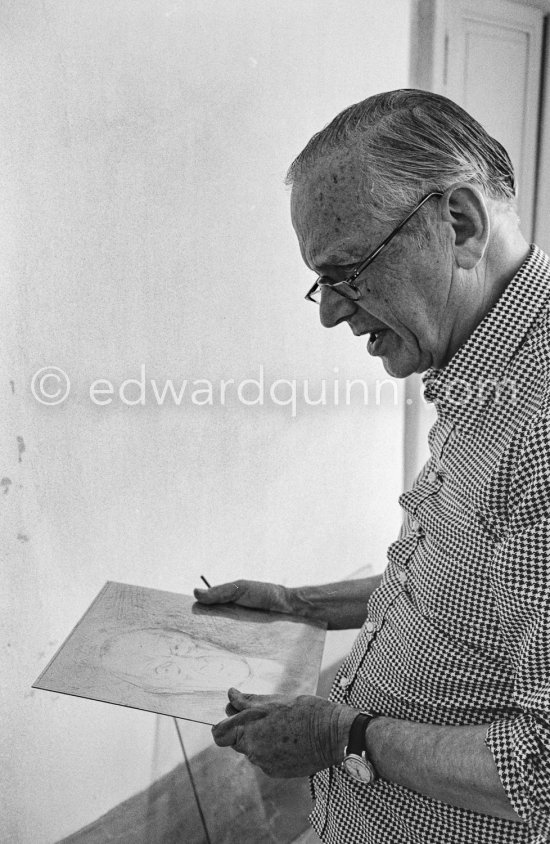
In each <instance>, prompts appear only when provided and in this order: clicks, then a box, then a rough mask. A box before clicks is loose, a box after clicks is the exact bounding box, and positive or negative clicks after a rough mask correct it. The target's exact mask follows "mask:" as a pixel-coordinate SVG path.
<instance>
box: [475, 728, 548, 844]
mask: <svg viewBox="0 0 550 844" xmlns="http://www.w3.org/2000/svg"><path fill="white" fill-rule="evenodd" d="M485 744H486V745H487V747H488V748H489V750H490V751H491V753H492V754H493V758H494V760H495V764H496V767H497V771H498V774H499V777H500V781H501V782H502V785H503V788H504V790H505V792H506V794H507V796H508V799H509V800H510V803H511V804H512V807H513V808H514V810H515V811H516V812H517V814H518V815H519V816H520V818H522V819H523V820H524V821H526V822H527V823H528V824H529V826H530V827H531V828H532V829H533V831H534V832H535V833H536V835H537V836H539V837H538V838H537V839H536V840H537V841H548V840H550V717H549V716H547V715H541V716H536V715H534V714H530V713H523V714H521V715H518V716H516V717H515V718H510V719H508V720H503V721H495V722H494V723H493V724H491V726H490V727H489V729H488V730H487V735H486V737H485Z"/></svg>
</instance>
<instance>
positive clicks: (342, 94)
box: [0, 0, 409, 844]
mask: <svg viewBox="0 0 550 844" xmlns="http://www.w3.org/2000/svg"><path fill="white" fill-rule="evenodd" d="M408 27H409V4H408V0H370V1H369V0H340V2H336V0H155V1H154V2H153V0H116V2H113V0H93V2H92V0H89V2H85V3H83V2H80V3H77V2H71V0H43V1H42V2H39V0H5V2H4V3H3V4H2V8H1V10H0V32H1V36H0V37H1V50H0V62H1V74H0V78H1V82H0V97H1V101H0V110H1V114H2V119H1V127H2V129H1V131H2V138H1V143H0V148H1V149H2V153H1V156H2V163H1V165H0V178H1V181H2V183H1V185H0V188H1V189H0V197H1V199H0V203H1V210H2V225H1V226H0V262H1V266H0V270H1V277H2V296H3V303H2V312H3V325H2V331H1V332H0V348H1V353H2V378H1V381H0V395H1V398H2V405H3V408H4V411H3V414H2V417H3V429H2V430H3V436H2V442H1V444H0V475H1V478H0V481H1V483H0V507H1V510H0V512H1V514H2V531H3V540H2V546H1V547H2V561H1V562H2V566H1V572H2V574H1V577H2V583H1V584H0V624H1V625H2V653H3V663H2V684H1V687H2V690H3V691H2V698H3V699H2V729H1V731H0V758H1V762H2V764H1V765H0V794H1V795H2V797H0V801H3V802H4V805H3V807H2V811H1V816H2V817H1V834H0V838H1V839H2V841H9V842H25V844H27V842H28V844H41V842H50V841H54V840H56V839H58V838H60V837H62V836H63V835H66V834H69V833H70V832H72V831H74V830H76V829H78V828H79V827H81V826H82V825H84V824H86V823H88V822H90V821H91V820H93V819H94V818H96V817H98V816H99V815H100V814H101V813H103V812H105V811H107V810H108V809H109V808H111V807H112V806H114V805H116V804H117V803H118V802H120V801H121V800H123V799H125V798H126V797H128V796H130V795H132V794H133V793H135V792H136V791H138V790H139V789H141V788H144V787H146V786H147V785H148V784H149V783H150V782H151V780H152V779H154V778H155V777H156V776H158V775H159V774H160V773H162V772H164V771H165V770H167V769H169V768H170V767H171V766H172V765H174V764H176V762H177V761H179V756H178V752H179V749H178V747H177V745H176V743H175V741H173V739H175V734H174V735H173V736H172V733H170V734H169V735H168V733H166V735H165V736H164V738H162V736H161V733H162V730H161V728H160V727H159V720H158V719H157V718H156V717H155V716H153V715H150V714H147V713H140V712H135V711H132V710H125V709H121V708H117V707H113V706H108V705H106V704H100V703H94V702H89V701H85V700H81V699H76V698H69V697H64V696H56V695H52V694H49V693H46V692H38V691H36V692H33V691H32V690H31V689H30V685H31V683H32V682H33V681H34V680H35V678H36V676H37V675H38V673H39V671H40V670H41V669H42V668H43V667H44V665H45V663H46V662H47V660H48V659H49V658H50V656H51V655H52V653H53V652H54V651H55V649H56V647H57V646H59V644H60V643H61V641H62V640H63V639H64V637H65V636H66V635H67V633H68V632H69V630H70V629H71V627H72V625H73V624H74V623H75V621H76V620H77V619H78V618H79V616H80V615H81V614H82V612H83V611H84V610H85V608H86V607H87V606H88V605H89V603H90V601H91V600H92V598H93V597H94V596H95V594H96V593H97V592H98V591H99V589H100V588H101V586H102V585H103V583H104V582H105V580H107V579H110V580H121V581H125V582H131V583H138V584H141V585H144V586H151V587H157V588H163V589H170V590H174V591H180V592H186V593H189V592H190V591H191V589H192V588H193V586H195V585H197V584H198V583H199V575H200V573H201V572H203V573H204V574H206V576H207V577H208V578H209V579H211V581H212V582H219V581H221V580H224V579H227V578H232V577H236V576H249V577H257V578H261V579H272V580H278V581H280V582H284V583H287V584H298V583H302V582H313V581H317V582H318V581H323V580H328V579H333V578H335V577H340V576H344V575H345V574H347V573H349V572H350V571H352V570H353V569H355V568H357V567H358V566H360V565H364V564H365V563H369V562H370V563H372V564H373V565H374V566H377V567H380V566H381V565H382V564H383V559H384V551H385V547H386V545H387V543H388V542H389V541H391V539H392V538H393V536H394V534H395V531H396V529H397V526H398V521H399V512H398V508H397V505H396V503H395V501H396V497H397V494H398V492H399V489H400V478H401V461H402V451H401V441H402V423H401V413H402V408H401V407H400V406H397V407H394V405H393V403H392V401H391V400H389V395H390V394H389V392H388V391H386V395H387V396H388V400H386V401H385V402H382V403H381V405H380V406H376V403H375V395H374V393H372V395H371V403H370V404H369V406H368V407H363V406H361V403H360V402H358V403H356V405H355V406H354V407H346V406H343V405H340V406H338V407H335V406H334V405H333V404H332V406H325V407H322V406H321V407H307V406H305V405H304V402H303V401H302V402H301V403H300V404H299V405H298V407H297V412H296V417H295V418H293V417H292V415H291V409H290V408H289V407H282V406H277V405H275V404H274V403H273V402H271V401H270V400H269V398H268V399H267V400H266V402H265V404H264V405H263V406H252V407H245V406H243V405H242V404H240V403H239V402H238V401H237V400H236V398H235V394H234V393H233V392H231V391H229V392H228V401H227V404H226V406H221V404H220V401H219V396H215V398H214V405H213V406H209V405H206V406H197V405H194V404H192V402H191V401H190V400H189V398H188V397H187V398H186V399H185V400H184V401H182V404H181V406H179V407H177V406H175V405H174V403H173V402H172V403H171V404H170V406H169V404H165V405H164V406H162V407H159V406H158V405H156V404H155V402H154V400H153V396H152V394H151V393H150V391H149V392H148V393H147V396H146V403H145V406H141V405H138V406H128V405H126V404H124V403H123V402H122V401H121V400H120V399H118V398H117V397H116V396H115V398H114V399H113V401H112V403H111V405H109V406H104V407H100V406H97V405H95V404H93V402H92V401H91V400H90V398H89V395H88V392H87V390H88V387H89V385H90V383H91V382H92V381H94V380H95V379H98V378H107V379H110V380H111V381H112V382H113V384H114V385H115V386H118V385H120V384H121V382H122V381H123V380H124V379H126V378H132V377H137V376H138V375H139V373H140V366H141V365H142V364H143V365H144V366H145V369H146V377H147V378H148V379H149V378H156V379H157V381H159V382H162V381H163V380H165V379H166V378H173V379H174V381H175V382H176V383H181V380H182V379H184V378H187V379H189V380H195V379H212V380H213V381H217V379H220V378H226V379H231V378H233V379H235V380H237V381H239V380H240V379H243V378H246V377H257V373H258V370H259V366H260V365H263V366H264V367H265V380H266V385H267V386H269V384H270V383H271V382H273V380H275V379H277V378H289V379H298V380H299V381H300V382H301V381H302V380H303V379H305V378H309V379H311V381H312V383H315V384H316V385H318V383H319V381H320V379H322V378H323V377H328V378H329V379H330V380H331V381H333V380H334V378H335V377H336V376H338V377H339V378H340V380H341V381H343V379H345V378H346V377H349V378H363V379H366V380H368V381H370V382H373V381H374V380H375V379H376V378H382V377H383V372H382V371H381V370H379V369H378V368H377V366H376V365H375V364H374V363H373V362H371V361H369V359H368V358H367V353H366V350H365V348H364V345H363V343H361V342H360V341H357V340H356V339H355V338H353V337H352V336H351V334H350V332H349V330H348V329H347V328H346V327H345V326H341V327H340V328H339V329H337V330H335V331H332V332H325V331H323V330H321V329H320V327H319V326H318V324H317V314H316V311H315V309H314V307H313V306H312V305H310V304H308V303H306V302H304V301H303V298H302V297H303V293H304V292H305V290H306V289H307V286H308V285H309V284H310V283H311V279H310V274H309V273H308V272H307V271H306V270H305V269H304V268H303V267H302V265H301V261H300V257H299V254H298V250H297V246H296V244H295V241H294V235H293V232H292V230H291V227H290V223H289V219H288V191H287V190H286V189H285V188H284V187H283V184H282V180H283V177H284V173H285V169H286V167H287V165H288V164H289V162H290V161H291V159H292V157H293V156H294V155H295V154H296V153H297V152H298V151H299V150H300V149H301V147H302V146H303V144H304V143H305V142H306V141H307V139H308V138H309V136H310V135H311V134H312V133H313V132H314V131H316V130H317V129H319V128H320V127H321V126H322V125H323V124H324V123H326V122H327V121H328V120H329V119H330V118H331V117H332V116H333V115H334V114H335V113H336V112H337V111H338V110H340V109H341V108H343V107H344V106H346V105H348V104H349V103H351V102H354V101H356V100H358V99H361V98H363V97H364V96H367V95H368V94H370V93H373V92H375V91H378V90H384V89H388V88H393V87H400V86H403V85H405V84H406V83H407V67H408ZM46 365H56V366H58V367H62V368H63V370H65V371H66V373H67V374H68V375H69V376H70V379H71V383H72V389H71V393H70V395H69V396H68V398H67V400H66V401H65V402H64V403H62V404H59V405H56V406H44V405H41V404H40V403H39V402H38V401H37V400H36V399H34V398H33V396H32V393H31V390H30V382H31V379H32V376H33V374H34V373H35V371H36V370H38V369H39V368H41V367H44V366H46ZM335 368H336V369H337V370H338V371H337V373H335ZM54 386H55V385H54V384H53V382H52V381H49V382H46V383H45V387H46V388H47V389H48V390H49V391H50V392H51V391H53V389H54ZM202 386H204V385H202ZM215 386H216V389H219V388H218V387H217V385H215ZM135 389H136V388H135V386H134V390H135ZM283 392H284V391H283V388H282V387H281V390H280V393H279V394H278V395H279V396H281V397H282V396H283ZM130 393H131V390H130V389H129V390H128V393H127V396H130ZM136 394H137V393H135V392H134V394H133V395H136ZM248 395H251V394H250V393H248ZM202 398H204V395H203V396H202ZM18 438H19V439H18ZM3 479H5V480H3ZM172 726H173V725H172ZM168 728H169V729H171V725H170V724H168ZM162 729H164V727H163V728H162ZM201 729H203V728H200V727H197V732H196V740H197V742H200V741H201V740H202V741H204V740H208V728H204V730H206V734H205V733H204V732H203V733H201ZM163 735H164V734H163ZM205 735H206V738H205V737H204V736H205ZM201 736H202V738H201Z"/></svg>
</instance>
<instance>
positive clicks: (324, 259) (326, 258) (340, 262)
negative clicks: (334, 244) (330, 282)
mask: <svg viewBox="0 0 550 844" xmlns="http://www.w3.org/2000/svg"><path fill="white" fill-rule="evenodd" d="M362 260H363V259H362V258H355V259H353V257H352V256H351V255H350V254H349V253H348V252H329V253H327V254H326V255H321V256H320V258H319V260H318V261H317V264H318V266H320V267H355V266H357V264H360V263H361V261H362Z"/></svg>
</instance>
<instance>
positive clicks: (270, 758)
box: [212, 689, 359, 777]
mask: <svg viewBox="0 0 550 844" xmlns="http://www.w3.org/2000/svg"><path fill="white" fill-rule="evenodd" d="M228 697H229V704H228V705H227V707H226V712H227V714H228V715H230V717H229V718H227V719H226V720H224V721H220V723H219V724H216V725H215V726H214V727H212V735H213V737H214V741H215V742H216V744H217V745H219V746H220V747H232V748H233V749H234V750H236V751H237V753H244V754H245V756H247V757H248V759H250V761H251V762H252V764H253V765H258V766H259V767H260V768H261V769H262V770H263V771H264V772H265V773H266V774H269V776H271V777H303V776H307V775H308V774H314V773H315V772H316V771H320V770H321V769H322V768H328V767H329V766H330V765H334V764H336V763H338V762H341V761H342V759H343V758H344V748H345V746H346V744H347V741H348V737H349V731H350V727H351V725H352V723H353V721H354V719H355V718H356V716H357V715H359V710H356V709H353V708H352V707H350V706H344V705H343V704H340V703H331V702H330V701H328V700H324V698H320V697H314V696H313V695H300V697H297V698H291V697H285V696H284V695H251V694H244V693H243V692H239V691H237V689H229V693H228Z"/></svg>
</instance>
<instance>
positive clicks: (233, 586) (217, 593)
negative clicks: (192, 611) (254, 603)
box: [193, 581, 243, 604]
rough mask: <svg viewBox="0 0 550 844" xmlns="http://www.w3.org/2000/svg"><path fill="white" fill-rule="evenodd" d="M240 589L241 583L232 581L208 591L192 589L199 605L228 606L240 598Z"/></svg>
mask: <svg viewBox="0 0 550 844" xmlns="http://www.w3.org/2000/svg"><path fill="white" fill-rule="evenodd" d="M239 584H241V585H239ZM242 589H243V587H242V581H239V582H236V581H232V582H231V583H222V584H220V585H219V586H212V587H211V588H210V589H194V590H193V594H194V596H195V598H196V599H197V601H199V602H200V603H201V604H228V603H231V602H232V601H236V600H237V599H238V597H241V596H242Z"/></svg>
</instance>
